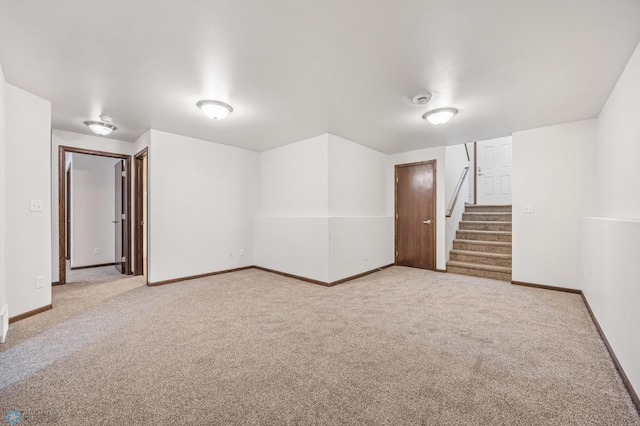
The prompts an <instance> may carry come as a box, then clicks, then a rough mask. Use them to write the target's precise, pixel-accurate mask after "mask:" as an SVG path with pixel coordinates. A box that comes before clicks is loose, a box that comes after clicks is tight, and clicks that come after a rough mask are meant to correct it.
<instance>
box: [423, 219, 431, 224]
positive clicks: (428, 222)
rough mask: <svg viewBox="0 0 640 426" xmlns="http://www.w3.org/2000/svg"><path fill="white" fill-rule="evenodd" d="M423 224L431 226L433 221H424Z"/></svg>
mask: <svg viewBox="0 0 640 426" xmlns="http://www.w3.org/2000/svg"><path fill="white" fill-rule="evenodd" d="M422 223H424V224H425V225H431V219H429V220H423V221H422Z"/></svg>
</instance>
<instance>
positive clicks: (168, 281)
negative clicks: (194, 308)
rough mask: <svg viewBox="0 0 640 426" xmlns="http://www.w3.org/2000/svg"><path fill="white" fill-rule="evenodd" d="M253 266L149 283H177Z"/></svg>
mask: <svg viewBox="0 0 640 426" xmlns="http://www.w3.org/2000/svg"><path fill="white" fill-rule="evenodd" d="M252 268H253V266H243V267H242V268H234V269H225V270H223V271H216V272H208V273H206V274H199V275H190V276H188V277H180V278H173V279H170V280H164V281H156V282H154V283H152V282H147V285H148V286H150V287H155V286H159V285H165V284H173V283H177V282H181V281H189V280H195V279H198V278H205V277H211V276H214V275H221V274H228V273H230V272H238V271H244V270H246V269H252Z"/></svg>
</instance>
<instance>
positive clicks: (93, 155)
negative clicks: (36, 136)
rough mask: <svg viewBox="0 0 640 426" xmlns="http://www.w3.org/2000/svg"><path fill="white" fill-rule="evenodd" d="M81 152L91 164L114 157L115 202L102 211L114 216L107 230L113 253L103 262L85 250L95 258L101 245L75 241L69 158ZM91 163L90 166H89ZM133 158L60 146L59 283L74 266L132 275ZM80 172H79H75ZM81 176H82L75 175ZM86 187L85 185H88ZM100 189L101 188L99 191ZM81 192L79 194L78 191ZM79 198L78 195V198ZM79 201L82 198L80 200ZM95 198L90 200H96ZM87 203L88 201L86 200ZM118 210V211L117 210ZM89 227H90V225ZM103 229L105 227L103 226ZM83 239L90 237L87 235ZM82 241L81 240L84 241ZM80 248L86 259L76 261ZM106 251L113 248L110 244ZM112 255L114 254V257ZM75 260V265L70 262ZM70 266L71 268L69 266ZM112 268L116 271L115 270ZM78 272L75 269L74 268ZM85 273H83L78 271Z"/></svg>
mask: <svg viewBox="0 0 640 426" xmlns="http://www.w3.org/2000/svg"><path fill="white" fill-rule="evenodd" d="M76 154H78V155H82V157H80V156H78V159H82V160H81V161H80V162H82V161H86V162H87V164H90V163H91V159H94V160H95V159H97V158H98V157H103V158H106V159H113V160H114V161H112V162H111V163H112V164H111V166H112V167H113V169H112V174H110V179H112V180H111V182H114V181H113V178H114V177H115V186H114V187H113V189H114V193H113V199H114V205H113V207H112V209H109V210H110V211H107V212H105V211H101V214H106V215H108V218H112V220H110V221H109V222H110V223H109V225H108V227H109V228H108V229H107V231H106V232H108V233H110V234H111V236H112V237H113V244H114V246H113V253H108V254H109V255H110V256H109V259H113V260H112V261H109V262H104V261H103V262H100V263H95V262H94V263H92V262H91V261H90V260H89V261H88V260H87V257H86V253H87V252H88V253H92V254H93V255H94V256H96V258H98V257H100V256H99V255H102V254H103V253H102V250H103V248H102V247H101V246H99V245H95V247H91V248H89V249H87V247H84V246H83V244H84V245H86V241H83V240H79V239H75V241H76V242H75V244H74V243H73V241H74V232H73V227H72V220H73V218H74V213H73V211H74V208H73V204H74V203H73V201H74V196H73V194H74V189H73V185H72V183H73V181H72V179H74V171H73V169H72V168H70V167H68V166H69V163H70V162H71V161H72V160H71V161H70V158H72V156H73V155H76ZM88 168H90V166H87V169H88ZM130 170H131V157H130V156H129V155H125V154H115V153H110V152H103V151H93V150H88V149H82V148H73V147H67V146H60V147H59V149H58V257H59V263H58V271H59V284H66V283H67V282H69V276H68V272H70V270H71V268H73V269H74V270H83V271H89V270H90V269H93V268H96V269H95V270H98V268H105V271H106V272H107V274H112V275H114V276H121V275H122V274H125V275H130V274H131V260H130V258H131V256H130V247H131V232H130V226H129V217H130V215H131V208H130V202H129V200H130V199H131V191H130V185H129V182H130V179H131V172H130ZM76 173H77V172H76ZM76 177H79V176H76ZM85 189H86V188H85ZM85 192H86V193H88V194H93V195H94V196H95V195H99V194H96V191H93V192H92V191H90V190H89V191H85ZM98 192H99V191H98ZM76 195H78V194H76ZM75 198H78V197H75ZM78 201H79V199H78ZM94 201H95V200H92V201H90V203H91V202H94ZM85 203H86V201H85ZM98 203H99V201H95V204H96V205H94V204H85V207H92V208H93V207H98V206H97V204H98ZM116 210H117V211H116ZM87 217H91V215H87ZM87 229H88V228H87ZM101 229H102V230H103V231H104V228H101ZM89 232H93V231H87V230H84V229H80V230H79V231H78V236H85V235H86V234H88V233H89ZM84 240H87V238H85V239H84ZM81 241H82V242H81ZM80 250H82V251H83V254H84V255H85V258H84V259H82V260H79V261H76V262H73V261H74V254H75V253H76V252H77V253H78V254H79V253H80ZM107 251H109V252H110V251H111V249H110V246H109V248H108V249H107ZM111 255H112V256H111ZM72 262H73V263H74V264H73V265H72V264H71V263H72ZM68 267H69V270H68V269H67V268H68ZM112 269H113V270H112ZM74 273H75V271H74ZM79 273H80V274H82V272H79Z"/></svg>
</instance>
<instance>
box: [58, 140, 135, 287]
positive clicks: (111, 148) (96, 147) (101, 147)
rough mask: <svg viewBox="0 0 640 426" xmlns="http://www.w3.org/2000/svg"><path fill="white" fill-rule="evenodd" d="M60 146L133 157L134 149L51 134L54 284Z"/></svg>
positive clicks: (128, 145) (111, 142)
mask: <svg viewBox="0 0 640 426" xmlns="http://www.w3.org/2000/svg"><path fill="white" fill-rule="evenodd" d="M60 146H68V147H72V148H82V149H90V150H93V151H103V152H110V153H115V154H125V155H133V154H134V149H135V146H134V144H132V143H131V142H125V141H121V140H117V139H109V138H104V137H100V136H91V135H82V134H80V133H74V132H67V131H64V130H57V129H54V130H53V131H52V132H51V165H50V166H49V167H50V170H51V177H50V179H51V181H50V182H51V242H52V246H51V278H52V280H53V281H54V282H55V281H58V280H59V279H60V274H59V270H58V267H59V266H58V253H59V249H58V148H59V147H60ZM132 167H133V164H132ZM132 181H133V179H132ZM132 184H133V182H132ZM132 193H133V192H132ZM131 222H132V221H131Z"/></svg>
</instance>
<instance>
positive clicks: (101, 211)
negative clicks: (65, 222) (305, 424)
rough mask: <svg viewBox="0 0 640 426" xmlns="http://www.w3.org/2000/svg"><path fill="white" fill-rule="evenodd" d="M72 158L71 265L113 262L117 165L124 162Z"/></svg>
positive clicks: (104, 158) (100, 158)
mask: <svg viewBox="0 0 640 426" xmlns="http://www.w3.org/2000/svg"><path fill="white" fill-rule="evenodd" d="M72 156H73V161H72V171H71V182H72V191H73V205H72V210H73V213H72V221H71V226H72V238H71V239H72V244H71V266H72V267H81V266H91V265H101V264H105V263H113V262H115V235H114V229H115V228H114V224H113V222H112V221H113V220H114V218H115V175H114V165H115V164H116V163H117V162H118V161H120V159H117V158H110V157H98V156H94V155H85V154H75V153H74V154H72ZM95 249H98V253H95Z"/></svg>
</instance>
